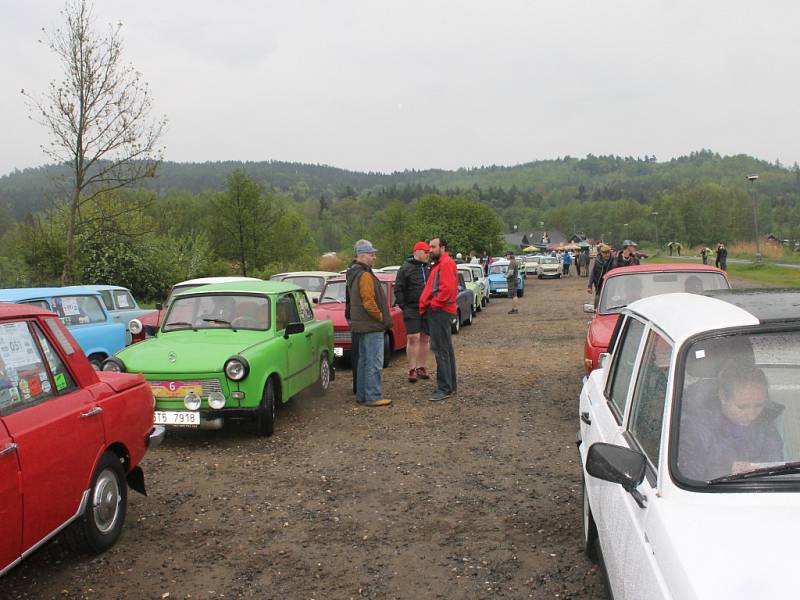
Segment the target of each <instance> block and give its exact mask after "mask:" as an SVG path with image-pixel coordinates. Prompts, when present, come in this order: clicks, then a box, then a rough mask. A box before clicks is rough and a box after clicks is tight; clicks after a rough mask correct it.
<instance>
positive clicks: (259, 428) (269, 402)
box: [256, 377, 277, 437]
mask: <svg viewBox="0 0 800 600" xmlns="http://www.w3.org/2000/svg"><path fill="white" fill-rule="evenodd" d="M276 396H277V394H276V393H275V380H274V379H273V378H272V377H270V378H269V379H267V385H265V386H264V397H263V398H262V400H261V406H259V408H258V414H257V415H256V433H257V434H258V436H259V437H270V436H271V435H272V434H273V433H274V432H275V410H276V408H277V406H276V405H277V397H276Z"/></svg>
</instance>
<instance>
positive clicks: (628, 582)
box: [578, 289, 800, 600]
mask: <svg viewBox="0 0 800 600" xmlns="http://www.w3.org/2000/svg"><path fill="white" fill-rule="evenodd" d="M798 305H800V291H794V290H790V291H787V290H765V289H760V290H724V291H723V290H720V291H715V292H709V293H707V294H705V295H694V294H686V293H677V294H664V295H659V296H652V297H649V298H645V299H642V300H639V301H636V302H633V303H631V304H630V305H629V306H628V307H627V308H625V309H624V310H623V311H622V312H621V316H620V323H619V325H618V327H617V329H616V332H615V336H614V338H613V339H612V341H611V344H610V346H609V350H610V354H603V355H601V358H600V364H601V368H599V369H596V370H594V371H592V373H591V374H590V375H589V376H588V378H586V379H585V383H584V387H583V390H582V391H581V396H580V408H579V412H580V415H579V417H580V421H579V423H580V432H579V434H578V449H579V452H580V460H581V464H582V474H583V481H584V488H583V516H584V518H583V523H584V526H583V532H584V543H585V546H586V550H587V553H589V555H590V556H596V554H597V552H598V551H599V552H600V553H602V562H603V564H604V566H605V569H606V572H607V575H608V582H609V585H610V587H611V595H612V596H613V597H614V598H615V599H616V600H625V599H642V598H646V599H647V600H659V599H667V598H669V599H671V600H682V599H686V600H689V599H691V600H699V599H702V600H714V599H720V600H722V599H725V600H735V599H742V600H744V599H747V600H750V599H755V598H796V597H798V587H797V582H796V581H795V580H794V577H793V576H792V575H791V573H793V572H794V569H795V568H796V566H797V556H798V554H797V546H796V544H797V540H798V539H800V519H798V518H797V514H798V512H800V313H799V312H798V310H797V306H798Z"/></svg>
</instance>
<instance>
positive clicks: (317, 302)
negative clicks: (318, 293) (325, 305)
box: [311, 298, 319, 304]
mask: <svg viewBox="0 0 800 600" xmlns="http://www.w3.org/2000/svg"><path fill="white" fill-rule="evenodd" d="M311 302H313V303H314V304H319V298H312V299H311Z"/></svg>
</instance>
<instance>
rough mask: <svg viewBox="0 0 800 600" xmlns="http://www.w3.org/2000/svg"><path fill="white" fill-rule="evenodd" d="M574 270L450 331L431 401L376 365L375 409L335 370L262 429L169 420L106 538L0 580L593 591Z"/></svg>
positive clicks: (167, 593) (245, 588)
mask: <svg viewBox="0 0 800 600" xmlns="http://www.w3.org/2000/svg"><path fill="white" fill-rule="evenodd" d="M585 282H586V280H585V279H583V278H581V279H578V278H576V277H574V276H573V277H571V278H568V279H564V280H551V281H538V280H536V279H531V278H529V279H527V280H526V290H525V296H524V297H523V298H522V299H521V302H520V313H519V314H518V315H508V314H507V310H508V307H509V301H508V300H506V299H495V300H492V302H491V303H490V304H489V306H488V307H487V308H486V309H484V311H483V312H482V313H479V315H478V317H477V318H476V320H475V323H474V324H473V325H472V326H471V327H464V328H463V329H462V331H461V333H460V334H459V335H458V336H454V345H455V348H456V353H457V364H458V378H459V390H458V394H457V395H455V396H453V397H452V398H450V399H448V400H446V401H444V402H441V403H432V402H429V401H428V397H429V396H430V394H431V392H432V391H433V388H434V385H433V383H432V382H430V381H428V382H422V381H421V382H419V383H416V384H410V383H407V382H406V381H405V379H404V373H405V357H404V356H403V355H402V354H395V355H394V359H393V364H392V366H391V367H390V368H389V369H387V370H384V372H383V381H384V395H385V396H386V397H388V398H391V399H392V400H394V404H393V405H392V406H391V407H389V408H363V407H359V406H357V405H356V403H355V402H354V398H353V396H352V395H351V393H350V392H351V385H352V379H351V373H350V370H349V369H348V368H346V367H340V368H339V370H338V371H337V377H336V381H335V382H334V383H333V387H332V389H331V391H330V392H329V393H328V395H327V396H325V397H323V398H321V399H319V398H313V397H310V396H309V397H305V396H303V397H298V398H294V399H292V400H291V401H290V402H289V403H288V404H286V405H285V406H284V407H282V409H281V410H280V411H279V413H278V422H277V425H276V432H275V435H274V436H273V437H272V438H269V439H259V438H256V437H255V435H254V430H253V428H252V427H249V426H245V427H242V426H237V427H226V428H225V429H223V430H222V431H191V430H175V429H173V430H170V431H169V432H168V435H167V439H166V440H165V442H164V444H163V446H162V447H160V448H158V449H157V450H154V451H152V452H150V453H149V454H148V456H147V457H146V458H145V460H144V462H143V465H142V466H143V468H144V470H145V474H146V479H147V485H148V490H149V493H150V495H149V496H148V497H143V496H140V495H138V494H135V493H131V496H130V503H129V509H128V517H127V522H126V524H125V528H124V531H123V534H122V538H121V539H120V541H119V543H118V544H117V545H116V546H115V547H114V548H112V549H111V550H110V551H109V552H107V553H106V554H104V555H102V556H97V557H90V556H81V555H73V554H70V553H69V552H67V550H66V548H65V547H64V544H63V543H61V541H60V540H59V539H58V538H57V539H55V540H54V541H53V542H51V543H49V544H48V545H46V546H45V547H44V548H42V549H41V550H39V551H38V552H37V553H35V554H34V555H33V556H31V557H30V558H28V559H27V560H26V561H25V562H24V563H23V564H22V565H21V566H19V567H17V568H16V569H15V570H13V571H12V572H11V573H10V574H8V575H7V576H6V577H5V578H4V579H3V580H2V582H0V596H2V597H3V598H14V599H23V598H162V599H163V598H223V597H224V598H290V599H294V598H298V599H329V598H331V599H339V598H376V599H377V598H381V599H382V598H414V599H422V598H426V599H427V598H448V599H450V598H465V599H475V598H605V597H606V591H605V585H604V582H603V576H602V573H601V572H600V571H599V570H598V568H597V567H595V566H594V565H592V564H591V563H590V562H589V561H588V560H587V559H586V558H585V557H584V556H583V554H582V553H581V492H580V468H579V465H578V455H577V451H576V448H575V433H576V430H577V426H578V425H577V401H578V394H579V392H580V385H581V377H582V368H581V362H582V352H583V337H584V335H585V332H586V324H587V320H588V319H587V315H585V314H584V313H583V312H582V303H583V302H584V301H587V300H589V299H590V298H591V297H590V296H589V295H588V294H586V292H585V291H584V287H585Z"/></svg>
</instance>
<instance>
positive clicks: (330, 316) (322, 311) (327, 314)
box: [314, 302, 347, 327]
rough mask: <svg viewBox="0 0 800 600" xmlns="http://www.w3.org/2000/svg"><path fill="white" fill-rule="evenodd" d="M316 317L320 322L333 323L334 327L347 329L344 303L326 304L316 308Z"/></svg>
mask: <svg viewBox="0 0 800 600" xmlns="http://www.w3.org/2000/svg"><path fill="white" fill-rule="evenodd" d="M314 317H315V318H316V319H317V320H318V321H325V320H328V321H331V322H332V323H333V326H334V327H347V319H345V318H344V302H325V303H324V304H317V305H316V306H315V307H314Z"/></svg>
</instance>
